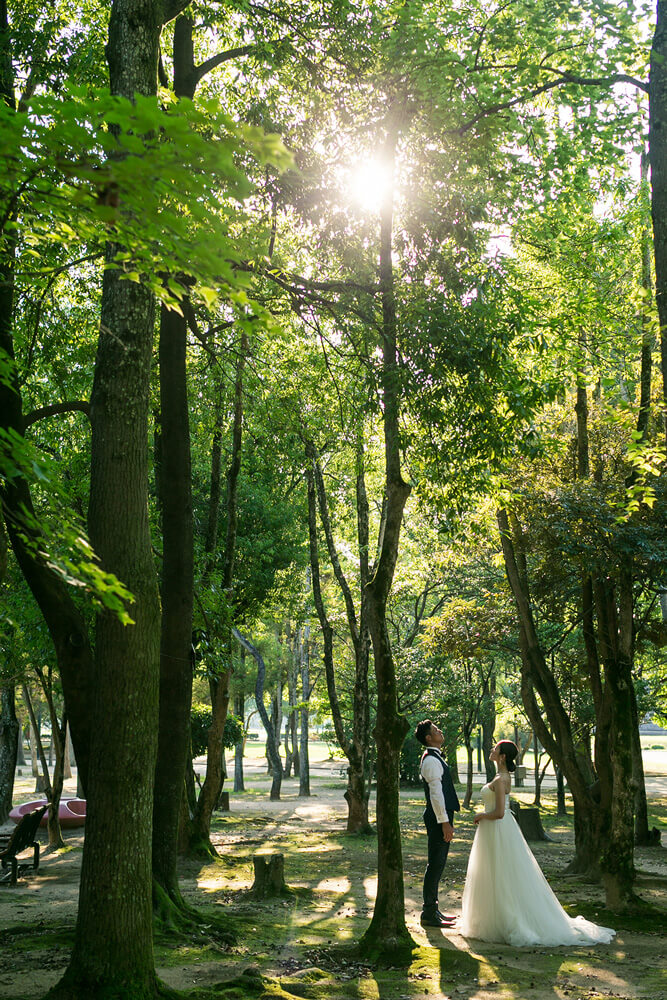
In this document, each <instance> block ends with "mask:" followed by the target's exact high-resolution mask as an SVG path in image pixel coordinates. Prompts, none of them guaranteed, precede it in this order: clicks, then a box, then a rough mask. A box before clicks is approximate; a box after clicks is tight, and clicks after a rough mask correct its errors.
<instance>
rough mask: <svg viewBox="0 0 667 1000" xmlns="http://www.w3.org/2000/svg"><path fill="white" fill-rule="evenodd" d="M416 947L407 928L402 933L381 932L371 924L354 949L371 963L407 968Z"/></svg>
mask: <svg viewBox="0 0 667 1000" xmlns="http://www.w3.org/2000/svg"><path fill="white" fill-rule="evenodd" d="M416 948H417V943H416V942H415V941H414V940H413V938H412V937H411V935H410V933H409V931H408V930H407V928H406V929H405V931H404V932H403V933H399V934H396V935H392V934H383V932H382V931H381V930H380V929H375V928H374V927H373V925H372V924H371V926H370V927H369V928H368V930H367V931H366V933H365V934H364V935H363V937H362V938H361V940H360V941H359V944H358V945H357V948H356V949H355V950H356V954H357V955H358V956H359V957H360V958H363V959H364V960H365V961H369V962H372V963H373V965H379V966H387V965H391V966H395V967H399V968H407V967H408V966H409V965H410V964H411V963H412V956H413V953H414V951H415V949H416Z"/></svg>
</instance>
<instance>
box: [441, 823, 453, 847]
mask: <svg viewBox="0 0 667 1000" xmlns="http://www.w3.org/2000/svg"><path fill="white" fill-rule="evenodd" d="M441 826H442V836H443V839H444V840H445V842H446V843H447V844H449V843H450V842H451V841H452V840H453V839H454V827H453V826H452V824H451V823H442V824H441Z"/></svg>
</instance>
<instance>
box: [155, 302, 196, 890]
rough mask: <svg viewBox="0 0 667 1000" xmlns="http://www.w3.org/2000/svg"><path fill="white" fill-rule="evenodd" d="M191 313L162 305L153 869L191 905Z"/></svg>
mask: <svg viewBox="0 0 667 1000" xmlns="http://www.w3.org/2000/svg"><path fill="white" fill-rule="evenodd" d="M186 346H187V325H186V321H185V318H184V317H183V316H182V315H180V314H179V313H176V312H174V311H172V310H169V309H167V308H166V306H162V313H161V323H160V410H161V440H162V442H163V447H162V449H161V461H160V466H159V483H158V486H159V493H160V506H161V512H162V553H163V554H162V588H161V591H162V628H161V635H160V703H159V737H158V751H157V764H156V769H155V791H154V805H153V877H154V879H155V881H156V883H157V885H158V886H159V887H160V888H161V889H162V890H163V891H164V892H165V893H166V894H167V896H168V897H169V898H170V899H171V901H172V902H174V903H176V904H177V905H178V906H179V907H181V908H182V907H183V900H182V897H181V893H180V890H179V887H178V876H177V862H178V830H179V815H180V810H181V803H182V799H183V782H184V780H185V770H186V767H188V766H189V764H190V761H189V759H188V755H189V746H190V707H191V703H192V606H193V586H194V556H193V529H192V496H191V472H190V425H189V413H188V397H187V382H186Z"/></svg>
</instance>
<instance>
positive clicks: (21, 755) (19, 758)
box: [16, 717, 30, 767]
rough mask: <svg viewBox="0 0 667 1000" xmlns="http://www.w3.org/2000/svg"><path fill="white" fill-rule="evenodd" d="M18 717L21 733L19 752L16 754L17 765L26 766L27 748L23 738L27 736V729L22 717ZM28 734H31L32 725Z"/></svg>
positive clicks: (19, 736) (19, 735)
mask: <svg viewBox="0 0 667 1000" xmlns="http://www.w3.org/2000/svg"><path fill="white" fill-rule="evenodd" d="M18 719H19V734H18V746H17V754H16V765H17V767H25V766H26V764H27V761H26V759H25V750H24V747H23V740H24V738H25V729H24V726H23V723H22V722H21V719H20V717H18ZM28 734H30V727H28Z"/></svg>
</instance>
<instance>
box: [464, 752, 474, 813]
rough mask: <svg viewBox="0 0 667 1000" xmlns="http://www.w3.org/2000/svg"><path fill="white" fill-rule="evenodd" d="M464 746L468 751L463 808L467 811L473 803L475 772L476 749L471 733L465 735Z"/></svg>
mask: <svg viewBox="0 0 667 1000" xmlns="http://www.w3.org/2000/svg"><path fill="white" fill-rule="evenodd" d="M463 745H464V747H465V751H466V762H467V763H466V793H465V796H464V798H463V808H464V809H467V808H468V806H469V805H470V803H471V801H472V772H473V762H474V761H473V756H474V747H473V745H472V740H471V736H470V733H465V734H464V738H463Z"/></svg>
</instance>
